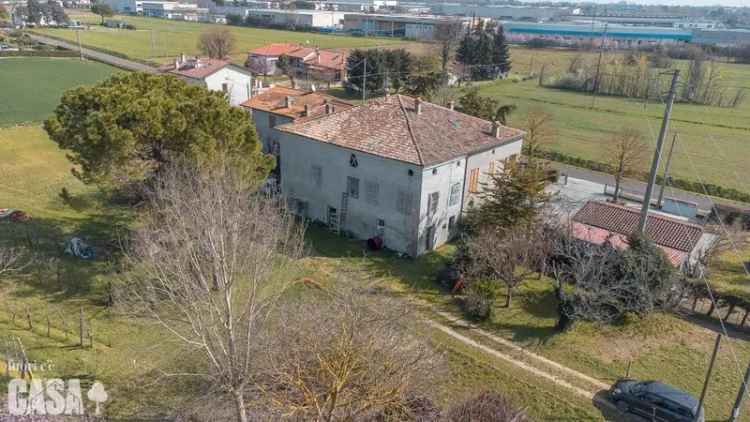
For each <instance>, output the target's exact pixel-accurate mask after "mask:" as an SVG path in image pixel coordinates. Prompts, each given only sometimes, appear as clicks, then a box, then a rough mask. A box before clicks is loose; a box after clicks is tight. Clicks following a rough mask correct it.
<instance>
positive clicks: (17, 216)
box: [10, 211, 31, 223]
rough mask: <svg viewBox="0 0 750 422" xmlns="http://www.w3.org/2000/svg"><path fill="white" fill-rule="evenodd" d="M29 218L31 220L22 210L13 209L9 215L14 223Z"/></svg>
mask: <svg viewBox="0 0 750 422" xmlns="http://www.w3.org/2000/svg"><path fill="white" fill-rule="evenodd" d="M29 220H31V217H30V216H29V215H28V214H26V213H25V212H23V211H14V212H13V213H12V214H11V215H10V221H13V222H14V223H20V222H22V221H29Z"/></svg>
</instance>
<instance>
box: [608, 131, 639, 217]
mask: <svg viewBox="0 0 750 422" xmlns="http://www.w3.org/2000/svg"><path fill="white" fill-rule="evenodd" d="M608 146H609V154H608V157H609V159H608V161H609V163H608V164H609V166H610V168H611V169H612V172H613V175H614V177H615V193H614V199H613V201H614V202H617V200H618V198H619V197H620V185H621V184H622V179H624V178H625V177H628V176H631V175H633V174H635V173H636V172H638V170H640V167H641V165H642V164H643V161H644V160H645V159H646V152H647V148H646V144H645V143H644V142H643V136H642V135H641V134H640V132H638V131H637V130H635V129H632V128H627V127H625V128H622V129H621V130H620V131H619V132H618V133H616V134H615V135H614V137H613V139H612V140H611V141H610V142H609V145H608Z"/></svg>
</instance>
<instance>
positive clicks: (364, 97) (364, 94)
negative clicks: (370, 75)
mask: <svg viewBox="0 0 750 422" xmlns="http://www.w3.org/2000/svg"><path fill="white" fill-rule="evenodd" d="M363 61H364V64H365V67H364V69H363V70H362V104H364V103H365V102H366V101H367V57H365V59H364V60H363Z"/></svg>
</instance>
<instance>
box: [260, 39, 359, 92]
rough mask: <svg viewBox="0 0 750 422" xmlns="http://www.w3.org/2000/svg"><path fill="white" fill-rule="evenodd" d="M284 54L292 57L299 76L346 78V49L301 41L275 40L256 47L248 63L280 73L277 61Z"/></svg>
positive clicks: (263, 71)
mask: <svg viewBox="0 0 750 422" xmlns="http://www.w3.org/2000/svg"><path fill="white" fill-rule="evenodd" d="M281 56H287V57H289V61H290V65H291V69H290V70H291V72H292V73H293V74H294V75H295V76H297V77H302V78H305V79H313V80H317V81H323V82H327V83H329V84H331V83H337V82H340V81H343V80H344V79H346V58H347V55H346V53H342V52H338V51H329V50H321V49H319V48H311V47H303V46H301V45H297V44H288V43H275V44H268V45H265V46H263V47H260V48H256V49H255V50H252V51H250V52H249V53H248V57H247V61H246V62H245V66H246V67H248V68H249V69H250V70H252V71H253V72H255V73H257V74H263V75H275V74H280V73H281V69H279V67H278V65H277V63H278V60H279V57H281Z"/></svg>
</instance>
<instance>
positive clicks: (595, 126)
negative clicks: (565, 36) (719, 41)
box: [479, 48, 750, 192]
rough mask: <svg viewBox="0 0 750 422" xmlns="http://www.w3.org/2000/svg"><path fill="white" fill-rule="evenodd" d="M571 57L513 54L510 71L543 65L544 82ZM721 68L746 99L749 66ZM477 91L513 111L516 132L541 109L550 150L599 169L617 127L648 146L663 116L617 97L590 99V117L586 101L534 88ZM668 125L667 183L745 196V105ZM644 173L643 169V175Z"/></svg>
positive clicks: (748, 147)
mask: <svg viewBox="0 0 750 422" xmlns="http://www.w3.org/2000/svg"><path fill="white" fill-rule="evenodd" d="M576 54H578V53H575V52H570V51H557V50H555V51H548V50H527V49H520V48H514V49H512V58H513V63H514V68H513V69H514V72H518V73H521V74H524V73H528V71H529V69H530V68H531V66H533V69H534V71H535V72H539V70H540V68H541V66H542V65H543V64H547V70H546V73H547V74H551V73H554V72H557V71H560V70H561V69H562V68H563V67H564V66H566V65H567V63H568V60H569V59H570V58H571V57H573V56H574V55H576ZM681 65H682V64H681ZM721 68H722V76H723V79H724V80H725V82H726V84H727V85H731V86H737V87H743V88H745V89H747V90H748V91H747V92H750V66H748V65H735V64H722V65H721ZM479 86H480V89H481V92H482V93H483V94H484V95H488V96H492V97H495V98H498V99H499V100H500V101H501V102H502V103H504V104H515V105H516V106H518V109H517V110H516V112H515V113H513V115H511V121H510V123H511V125H515V126H522V125H523V119H524V117H525V115H526V112H527V110H528V109H529V108H532V107H541V108H543V109H544V110H546V111H547V112H549V113H551V114H552V115H553V116H554V119H555V126H556V129H557V136H556V139H555V141H554V142H553V143H552V144H551V145H550V146H549V148H550V149H552V150H556V151H560V152H564V153H566V154H571V155H574V156H578V157H582V158H586V159H592V160H598V161H604V160H606V158H607V156H608V154H609V153H608V151H607V142H608V141H609V139H610V138H611V136H612V134H613V133H616V132H617V131H619V130H621V129H622V128H623V127H629V128H636V129H638V130H639V131H641V133H643V135H644V136H645V137H646V140H647V141H648V142H649V144H650V145H652V146H653V145H654V144H655V140H656V136H657V134H658V132H659V128H660V126H661V118H662V115H663V112H664V106H663V105H662V104H657V103H648V104H643V102H642V101H638V100H634V99H625V98H619V97H597V98H596V100H595V103H594V104H595V106H594V108H593V109H592V108H591V105H592V97H591V96H590V95H588V94H583V93H577V92H571V91H562V90H557V89H552V88H543V87H539V86H538V83H537V81H536V80H529V81H525V82H511V81H498V82H490V83H481V84H479ZM672 117H673V119H672V129H673V131H674V132H677V133H679V135H680V141H679V144H678V146H677V148H676V151H675V155H674V159H673V161H672V163H673V164H672V172H673V175H674V176H676V177H680V178H684V179H688V180H693V181H701V180H702V181H703V182H706V183H715V184H719V185H722V186H726V187H731V188H735V189H738V190H740V191H743V192H750V185H748V184H747V183H746V181H745V179H746V177H745V173H746V170H747V168H748V166H747V161H746V159H745V158H746V157H747V156H748V154H750V144H748V139H749V138H750V98H748V99H746V100H745V102H744V103H743V104H742V105H741V106H740V107H738V108H736V109H730V108H718V107H706V106H698V105H688V104H677V105H675V107H674V111H673V116H672ZM647 165H648V164H647V163H644V166H643V169H644V170H647Z"/></svg>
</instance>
